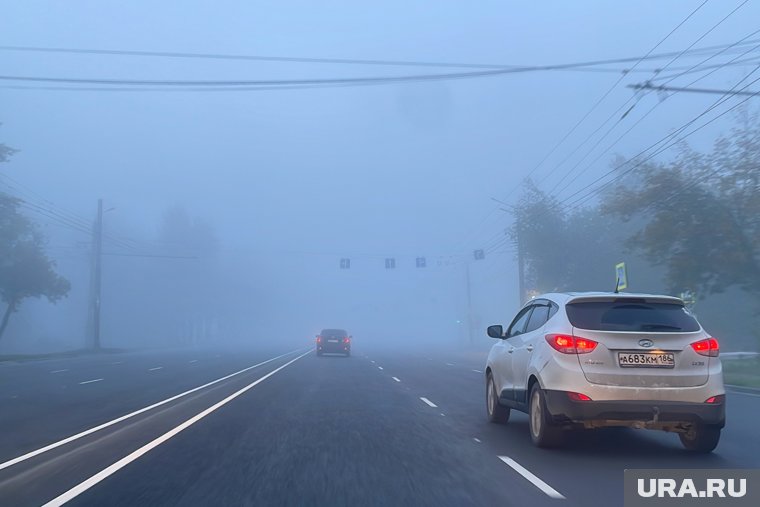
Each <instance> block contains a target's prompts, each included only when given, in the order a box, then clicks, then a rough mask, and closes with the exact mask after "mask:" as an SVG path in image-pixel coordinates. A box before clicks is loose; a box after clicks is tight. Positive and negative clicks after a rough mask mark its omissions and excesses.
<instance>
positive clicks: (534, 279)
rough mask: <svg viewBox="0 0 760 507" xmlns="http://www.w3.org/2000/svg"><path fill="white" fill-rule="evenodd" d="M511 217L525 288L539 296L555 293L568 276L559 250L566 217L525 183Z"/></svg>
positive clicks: (555, 203)
mask: <svg viewBox="0 0 760 507" xmlns="http://www.w3.org/2000/svg"><path fill="white" fill-rule="evenodd" d="M514 216H515V222H514V225H513V226H512V228H511V230H510V231H509V232H510V236H511V237H512V240H513V241H514V242H515V243H519V248H522V250H523V252H524V254H525V258H526V262H525V264H526V270H525V271H526V272H525V275H526V280H525V282H526V287H530V288H533V289H535V290H538V291H539V292H549V291H553V290H559V289H560V288H561V287H562V286H564V285H565V284H566V282H567V274H568V258H567V255H566V251H565V250H564V249H563V248H561V246H560V245H563V244H564V243H565V236H566V232H567V231H566V223H565V218H566V217H565V214H564V212H563V211H562V207H561V206H560V204H559V202H558V201H557V200H556V199H555V198H553V197H550V196H548V195H547V194H545V193H544V192H542V191H541V190H539V189H538V187H536V186H535V184H534V183H533V182H532V181H527V182H526V191H525V193H524V194H523V195H522V197H521V198H520V201H519V203H518V205H517V206H516V207H515V211H514Z"/></svg>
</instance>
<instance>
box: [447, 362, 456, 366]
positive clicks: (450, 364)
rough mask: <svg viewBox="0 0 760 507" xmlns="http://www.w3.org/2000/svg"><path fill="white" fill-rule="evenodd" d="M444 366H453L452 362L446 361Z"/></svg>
mask: <svg viewBox="0 0 760 507" xmlns="http://www.w3.org/2000/svg"><path fill="white" fill-rule="evenodd" d="M446 366H454V363H446Z"/></svg>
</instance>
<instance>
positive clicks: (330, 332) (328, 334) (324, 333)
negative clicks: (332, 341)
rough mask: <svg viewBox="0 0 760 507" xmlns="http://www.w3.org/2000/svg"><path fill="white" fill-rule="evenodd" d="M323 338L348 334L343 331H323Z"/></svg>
mask: <svg viewBox="0 0 760 507" xmlns="http://www.w3.org/2000/svg"><path fill="white" fill-rule="evenodd" d="M321 334H322V336H347V335H348V333H346V331H345V330H343V329H323V330H322V333H321Z"/></svg>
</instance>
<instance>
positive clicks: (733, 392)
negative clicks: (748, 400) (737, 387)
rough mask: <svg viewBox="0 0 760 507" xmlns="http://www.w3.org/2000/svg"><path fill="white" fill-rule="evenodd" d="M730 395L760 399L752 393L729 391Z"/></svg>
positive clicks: (759, 395) (758, 395) (759, 396)
mask: <svg viewBox="0 0 760 507" xmlns="http://www.w3.org/2000/svg"><path fill="white" fill-rule="evenodd" d="M729 392H730V393H731V394H743V395H744V396H753V397H755V398H760V394H753V393H745V392H743V391H729Z"/></svg>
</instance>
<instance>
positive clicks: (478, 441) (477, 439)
mask: <svg viewBox="0 0 760 507" xmlns="http://www.w3.org/2000/svg"><path fill="white" fill-rule="evenodd" d="M472 439H473V440H474V441H476V442H477V443H480V439H479V438H475V437H472Z"/></svg>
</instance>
